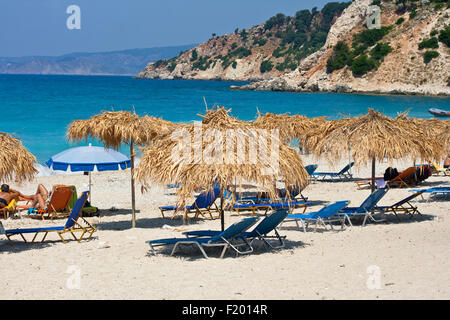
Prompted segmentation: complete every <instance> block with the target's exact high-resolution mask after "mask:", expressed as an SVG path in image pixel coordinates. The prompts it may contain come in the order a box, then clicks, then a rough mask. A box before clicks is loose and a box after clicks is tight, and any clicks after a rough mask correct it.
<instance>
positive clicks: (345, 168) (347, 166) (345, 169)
mask: <svg viewBox="0 0 450 320" xmlns="http://www.w3.org/2000/svg"><path fill="white" fill-rule="evenodd" d="M354 164H355V163H354V162H351V163H349V164H348V165H346V166H345V167H344V168H343V169H342V170H341V171H339V172H338V174H343V173H346V172H347V171H348V170H350V168H351V167H353V165H354Z"/></svg>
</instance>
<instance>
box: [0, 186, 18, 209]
mask: <svg viewBox="0 0 450 320" xmlns="http://www.w3.org/2000/svg"><path fill="white" fill-rule="evenodd" d="M19 195H20V192H18V191H15V190H12V189H10V188H9V186H8V185H7V184H3V185H2V186H1V192H0V209H1V208H5V207H7V206H8V204H9V203H10V202H11V200H12V199H14V198H17V197H18V196H19Z"/></svg>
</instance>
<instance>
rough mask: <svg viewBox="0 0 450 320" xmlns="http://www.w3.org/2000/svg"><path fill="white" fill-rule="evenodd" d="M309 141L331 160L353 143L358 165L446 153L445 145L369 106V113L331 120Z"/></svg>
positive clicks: (311, 135) (308, 140)
mask: <svg viewBox="0 0 450 320" xmlns="http://www.w3.org/2000/svg"><path fill="white" fill-rule="evenodd" d="M305 139H306V144H307V146H308V148H311V149H312V150H313V152H314V154H315V155H316V156H320V155H327V156H328V159H329V160H330V161H331V162H334V161H335V160H337V159H340V158H342V157H344V156H346V155H347V153H348V147H349V146H351V149H352V157H353V160H354V161H355V165H363V164H366V163H367V162H368V161H369V160H372V159H376V160H379V161H381V160H383V159H384V157H387V158H388V159H400V158H411V159H413V160H415V159H423V160H427V159H431V158H441V157H442V156H443V145H442V143H441V142H440V141H438V140H436V139H433V138H430V137H428V136H427V135H425V134H424V133H423V132H422V131H420V130H418V129H417V128H415V127H413V126H411V125H409V124H408V123H407V122H405V121H402V120H401V119H392V118H389V117H387V116H385V115H383V114H381V113H380V112H377V111H375V110H373V109H369V111H368V114H367V115H364V116H361V117H355V118H347V119H340V120H331V121H327V122H326V123H325V124H324V125H322V126H320V127H318V128H317V129H316V130H314V131H313V132H310V133H309V134H308V135H307V136H306V137H305Z"/></svg>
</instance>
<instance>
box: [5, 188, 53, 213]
mask: <svg viewBox="0 0 450 320" xmlns="http://www.w3.org/2000/svg"><path fill="white" fill-rule="evenodd" d="M48 196H49V192H48V191H47V189H46V188H45V186H44V185H43V184H39V185H38V187H37V190H36V193H35V194H32V195H24V194H22V193H21V192H20V191H17V190H12V189H11V188H10V187H9V185H7V184H3V185H2V186H1V192H0V208H3V207H6V206H7V205H8V203H9V202H10V201H11V200H12V199H14V198H17V197H18V198H19V199H21V200H26V201H29V202H30V203H31V206H32V207H34V208H36V209H44V208H45V201H47V199H48Z"/></svg>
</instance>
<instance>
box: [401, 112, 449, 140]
mask: <svg viewBox="0 0 450 320" xmlns="http://www.w3.org/2000/svg"><path fill="white" fill-rule="evenodd" d="M397 119H398V120H400V121H402V122H404V123H405V125H408V126H412V127H413V128H414V129H415V130H418V131H422V132H423V133H424V134H425V135H427V136H428V137H430V138H434V139H440V136H441V134H442V131H443V130H445V129H446V128H448V127H449V126H450V121H449V120H444V119H436V118H432V119H423V118H413V117H408V115H407V114H401V115H400V116H398V117H397Z"/></svg>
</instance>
